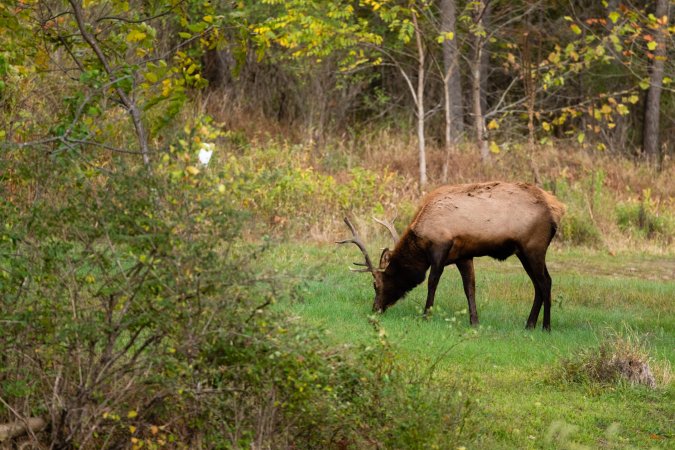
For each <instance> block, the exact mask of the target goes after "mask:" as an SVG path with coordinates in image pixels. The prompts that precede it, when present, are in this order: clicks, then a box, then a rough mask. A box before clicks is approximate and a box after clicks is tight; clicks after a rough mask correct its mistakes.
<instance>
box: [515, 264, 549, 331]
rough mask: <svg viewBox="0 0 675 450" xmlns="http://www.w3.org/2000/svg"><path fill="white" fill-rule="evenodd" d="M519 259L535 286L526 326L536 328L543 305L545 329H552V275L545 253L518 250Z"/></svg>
mask: <svg viewBox="0 0 675 450" xmlns="http://www.w3.org/2000/svg"><path fill="white" fill-rule="evenodd" d="M517 255H518V259H520V262H521V263H522V265H523V268H524V269H525V271H526V272H527V274H528V275H529V277H530V280H532V285H533V286H534V302H533V303H532V309H531V310H530V316H529V317H528V319H527V325H526V328H535V327H536V326H537V319H539V312H540V311H541V307H542V305H543V306H544V324H543V327H544V329H545V330H548V331H550V330H551V277H550V276H549V274H548V270H547V269H546V262H545V257H544V255H541V256H540V255H532V254H527V253H522V252H518V253H517Z"/></svg>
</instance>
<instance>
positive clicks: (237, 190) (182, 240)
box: [0, 127, 467, 448]
mask: <svg viewBox="0 0 675 450" xmlns="http://www.w3.org/2000/svg"><path fill="white" fill-rule="evenodd" d="M207 128H208V127H207ZM207 131H208V130H207ZM207 134H208V133H207ZM190 139H192V138H190ZM196 142H197V141H196V140H192V141H189V140H183V143H181V142H178V144H177V145H175V146H172V147H171V150H170V151H169V152H168V153H166V154H165V155H163V157H162V158H161V162H159V163H157V164H156V165H154V166H153V169H152V171H148V170H146V169H144V168H137V167H135V166H130V165H128V164H126V163H125V160H124V159H115V160H113V161H111V163H110V164H109V165H108V169H106V170H94V169H92V168H91V166H89V165H87V164H82V165H80V164H78V163H75V162H73V161H68V160H67V159H65V158H63V159H61V160H60V161H53V160H49V159H45V160H42V161H41V164H38V165H36V164H35V163H34V161H32V160H31V159H30V158H25V157H26V156H27V155H26V154H20V153H19V154H12V158H9V157H7V154H6V155H5V158H4V159H3V165H4V166H5V167H8V168H10V169H11V170H10V173H12V174H17V173H22V174H23V175H22V176H21V177H18V176H12V177H5V178H3V179H2V180H0V181H1V182H2V190H3V191H5V192H8V193H11V195H7V196H5V197H3V199H2V201H0V217H3V223H2V228H0V310H1V311H2V325H3V326H2V327H0V347H1V348H2V349H3V351H2V352H0V398H1V399H2V402H0V423H5V422H10V421H13V420H16V419H17V418H26V417H35V416H39V417H42V418H44V419H45V420H47V422H48V423H49V427H48V431H46V432H42V433H39V434H38V439H39V440H40V445H45V446H55V447H60V448H64V447H69V448H75V447H77V448H122V447H134V448H140V447H141V446H144V447H148V448H157V447H163V446H171V447H178V448H249V447H252V446H253V447H257V448H291V447H294V448H316V447H319V446H323V447H328V448H382V447H385V448H429V447H430V446H433V445H436V446H438V447H440V448H450V447H453V446H454V444H455V443H456V442H457V439H458V436H459V434H460V433H461V430H462V423H463V420H464V417H465V415H466V406H467V404H466V402H465V401H463V400H462V399H461V398H459V397H457V396H456V395H455V391H454V390H453V389H452V385H451V386H450V387H449V386H448V383H447V380H435V379H434V378H433V376H432V375H428V374H418V373H410V372H406V371H405V370H403V369H401V367H400V365H399V364H398V362H397V357H396V352H395V351H394V350H392V349H391V348H390V346H389V344H388V343H387V342H386V337H385V334H384V332H383V331H382V330H381V329H379V328H378V325H377V324H375V323H374V325H375V328H376V331H377V333H375V335H374V337H373V342H371V343H370V345H369V346H368V347H358V348H350V349H342V348H330V347H326V346H325V344H324V341H325V339H324V338H323V337H322V336H321V334H319V333H317V332H315V331H312V330H311V329H307V328H304V327H303V326H302V325H301V324H296V323H295V322H294V321H292V320H288V319H287V318H285V317H284V316H283V315H281V314H279V313H275V312H274V311H273V310H272V309H270V308H268V306H269V305H271V304H273V303H274V302H275V301H276V300H277V298H278V297H279V296H280V295H284V294H283V293H284V292H285V289H286V287H285V286H284V285H283V284H282V283H281V282H280V280H278V279H276V278H275V276H274V275H270V274H266V273H261V274H255V273H254V271H253V270H252V269H251V268H250V265H251V263H252V262H254V261H255V259H256V258H258V257H259V255H260V254H261V252H262V251H264V248H265V246H266V245H268V243H266V242H262V243H259V244H249V243H247V242H246V241H245V240H243V239H242V238H241V231H242V227H243V226H244V224H245V222H244V217H245V214H243V213H242V212H240V209H241V206H242V201H243V199H246V198H249V199H251V200H252V201H255V202H259V204H260V205H262V207H263V208H270V210H272V208H277V207H281V208H283V210H284V211H287V212H290V211H293V209H292V208H295V207H298V208H301V211H300V212H299V214H300V215H301V216H303V215H304V216H303V217H315V216H314V215H318V214H323V213H324V212H323V211H318V209H319V208H317V207H316V200H315V199H316V196H317V194H318V195H319V198H322V199H330V201H331V202H334V203H333V204H340V202H345V203H348V202H350V201H351V199H352V198H355V199H356V200H357V201H358V199H361V201H363V202H365V200H366V197H367V196H368V195H370V194H371V193H373V192H379V191H378V190H379V189H380V187H379V186H380V185H379V183H378V180H377V179H376V177H375V176H374V175H373V174H371V173H369V172H366V171H361V170H353V171H351V174H350V176H351V177H352V181H351V182H347V184H346V185H345V186H342V187H341V186H340V185H338V184H337V183H336V182H335V180H333V179H332V178H330V177H325V176H319V177H313V172H312V171H311V170H309V169H301V167H299V166H296V165H295V164H294V163H293V164H288V165H283V164H281V165H280V164H276V163H274V164H273V161H274V159H273V158H272V159H270V160H269V163H268V164H267V165H263V166H261V168H260V170H259V171H258V172H247V171H248V170H249V169H250V167H247V168H246V170H245V171H242V172H241V173H238V174H237V175H236V176H232V174H231V173H230V174H229V176H230V177H229V178H228V173H229V172H227V170H226V171H223V172H221V171H218V170H212V169H210V168H209V169H205V168H204V167H200V166H199V165H198V164H197V163H196V162H195V152H194V150H195V148H194V145H193V144H194V143H196ZM24 158H25V159H24ZM251 161H253V160H251ZM244 163H245V161H244ZM36 166H37V168H38V170H29V168H34V167H36ZM275 166H276V167H275ZM279 166H280V167H279ZM236 167H237V165H236V164H235V163H234V162H232V164H231V165H230V166H227V168H228V169H232V170H235V169H236ZM298 174H305V175H306V176H305V177H302V176H300V177H299V178H298V179H295V178H294V177H295V175H298ZM248 177H251V178H248ZM266 177H271V179H273V180H275V185H274V186H273V187H272V189H269V190H264V189H263V187H262V183H263V182H262V180H264V179H266ZM317 180H318V181H321V183H324V184H321V183H317ZM237 183H242V184H237ZM257 183H260V184H257ZM350 183H351V184H350ZM36 186H37V187H38V188H39V195H38V196H35V195H32V196H31V195H25V194H26V193H27V192H28V193H34V192H36V191H37V190H38V189H36V188H35V187H36ZM228 187H231V188H232V189H229V188H228ZM22 189H25V191H22ZM289 192H290V193H293V195H294V196H295V198H296V199H297V198H302V197H303V196H305V198H306V201H307V202H309V203H308V204H306V205H305V204H302V203H295V202H293V201H291V200H288V199H287V198H286V197H285V196H286V195H287V194H288V193H289ZM352 194H354V195H355V197H350V196H351V195H352ZM364 204H365V203H364ZM298 205H299V206H298ZM249 214H250V213H249ZM441 381H443V382H441ZM36 445H37V444H36Z"/></svg>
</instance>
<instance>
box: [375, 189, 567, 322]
mask: <svg viewBox="0 0 675 450" xmlns="http://www.w3.org/2000/svg"><path fill="white" fill-rule="evenodd" d="M564 213H565V205H563V204H562V203H561V202H560V201H558V199H556V198H555V197H554V196H553V195H552V194H549V193H548V192H546V191H544V190H542V189H540V188H538V187H536V186H532V185H530V184H526V183H505V182H499V181H493V182H488V183H475V184H463V185H457V186H442V187H440V188H438V189H436V190H434V191H433V192H431V193H429V194H428V195H426V196H425V197H424V199H423V200H422V203H421V206H420V208H419V209H418V211H417V213H416V214H415V218H414V219H413V221H412V222H411V224H410V225H409V226H408V228H407V229H406V231H405V233H404V234H403V236H402V237H401V239H400V240H399V242H398V243H397V244H396V246H395V248H394V250H393V251H392V252H391V253H390V254H389V255H388V258H387V263H386V264H385V265H383V264H384V263H382V262H381V267H380V271H379V272H374V273H373V276H374V277H375V290H376V297H375V303H374V305H373V308H374V309H376V310H380V311H384V310H385V309H386V308H387V307H389V306H391V305H393V304H394V303H395V302H396V301H397V300H399V299H400V298H402V297H403V296H404V295H405V294H406V293H407V292H408V291H410V290H411V289H412V288H414V287H415V286H417V285H418V284H420V283H421V282H422V281H424V274H425V273H426V271H427V269H428V268H429V267H431V271H430V273H429V290H428V294H427V303H426V306H425V314H426V313H427V312H428V311H429V309H430V308H431V307H432V306H433V303H434V296H435V290H436V286H437V283H438V279H439V278H440V275H441V273H442V272H443V268H444V267H445V266H446V265H449V264H456V265H457V267H458V268H459V269H460V273H461V275H462V280H463V283H464V290H465V293H466V295H467V300H468V302H469V310H470V321H471V324H473V325H475V324H477V323H478V315H477V312H476V306H475V298H474V291H475V275H474V272H473V258H474V257H480V256H491V257H493V258H497V259H500V260H503V259H506V258H508V257H509V256H510V255H513V254H516V255H517V256H518V258H519V259H520V260H521V263H522V264H523V267H524V268H525V270H526V271H527V273H528V275H529V276H530V278H531V279H532V283H533V285H534V288H535V299H534V304H533V306H532V310H531V312H530V317H529V318H528V321H527V326H528V328H532V327H534V326H535V324H536V322H537V318H538V315H539V310H540V308H541V306H542V305H543V306H544V328H545V329H549V330H550V288H551V279H550V276H549V274H548V270H547V269H546V263H545V257H546V250H547V249H548V246H549V244H550V242H551V239H552V238H553V236H554V235H555V232H556V230H557V229H558V227H559V225H560V220H561V218H562V216H563V214H564Z"/></svg>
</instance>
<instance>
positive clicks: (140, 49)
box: [0, 0, 675, 448]
mask: <svg viewBox="0 0 675 450" xmlns="http://www.w3.org/2000/svg"><path fill="white" fill-rule="evenodd" d="M672 11H673V5H672V2H669V1H668V0H655V1H619V0H610V1H602V2H597V1H584V0H579V1H577V0H555V1H534V0H523V1H500V0H492V1H490V0H480V1H458V0H437V1H431V0H406V1H401V0H382V1H375V0H336V1H318V0H289V1H278V0H262V1H248V0H242V1H227V2H209V1H195V0H156V1H136V0H130V1H121V0H68V1H62V0H24V1H17V0H3V1H2V3H0V110H1V113H0V140H1V142H0V150H1V152H2V153H1V154H0V217H2V220H3V223H2V228H0V295H1V298H0V307H1V308H2V309H1V313H2V316H0V320H1V321H2V330H1V331H0V345H1V346H2V348H3V349H4V350H3V352H2V354H0V423H10V422H14V423H17V424H20V425H21V424H22V426H23V428H25V429H27V434H28V438H29V439H31V440H32V441H33V443H36V442H41V443H43V444H45V445H47V444H51V445H56V446H57V447H83V448H102V447H117V446H120V445H132V446H136V447H140V446H144V445H145V446H148V447H152V446H159V447H161V446H164V445H172V446H181V445H182V446H185V447H195V446H202V447H207V448H210V447H219V446H230V447H251V446H257V447H256V448H280V447H293V446H295V448H298V447H300V448H310V447H312V446H315V445H318V444H319V443H321V444H323V445H325V444H326V443H329V446H332V447H335V448H360V447H362V446H369V447H373V448H378V447H382V446H384V447H389V448H395V447H399V448H401V446H402V445H403V446H413V447H414V446H420V447H424V446H426V445H429V443H430V442H436V443H438V442H445V441H443V439H449V440H450V441H452V443H453V445H454V444H456V443H457V442H464V441H462V440H461V439H464V438H461V439H460V437H461V431H462V430H463V429H464V428H463V427H464V424H465V418H466V417H467V416H468V415H469V413H470V408H469V403H470V402H469V401H468V400H464V399H463V400H461V401H459V400H458V399H457V398H456V397H452V398H450V397H447V398H446V397H444V395H446V394H443V393H442V392H444V390H443V389H439V388H437V387H435V383H437V382H438V380H434V379H433V377H432V376H431V375H429V374H427V375H428V376H427V375H424V377H422V376H421V375H420V377H422V378H424V384H425V389H423V390H415V389H413V388H411V387H410V386H418V385H419V384H420V383H422V382H421V381H420V380H421V378H420V380H418V381H419V383H417V384H414V383H410V378H406V376H404V375H402V374H404V373H407V372H406V370H407V369H405V368H404V367H402V366H401V363H400V362H399V360H398V357H397V355H396V354H397V351H396V349H395V347H394V346H392V344H391V343H390V342H389V341H388V340H387V337H386V333H385V332H384V329H383V328H382V326H381V324H380V323H379V320H378V319H377V318H371V319H370V320H371V326H372V329H373V330H372V336H371V338H372V341H369V342H367V343H364V344H363V346H362V347H358V349H355V348H349V349H347V350H345V349H343V348H342V347H339V346H330V345H328V346H326V345H322V340H323V337H322V335H321V334H320V332H319V331H317V330H315V329H314V328H312V327H310V326H307V324H306V323H303V322H302V321H298V319H297V317H296V316H294V315H293V314H289V313H288V311H284V308H283V307H279V306H278V305H279V303H282V304H283V303H284V302H286V301H289V302H292V301H298V299H305V300H306V299H307V298H309V297H311V294H308V292H307V290H306V286H305V282H306V279H305V278H306V275H305V274H304V272H302V271H301V270H300V269H297V268H296V269H295V270H294V269H293V268H294V267H296V266H298V265H301V264H300V261H301V260H302V257H300V256H298V257H296V259H295V260H294V262H292V263H288V264H287V266H286V267H284V266H283V265H281V266H280V265H279V264H280V261H282V260H283V257H281V256H279V254H278V252H279V248H284V247H283V245H285V244H283V243H285V242H287V241H289V242H291V243H292V245H296V246H299V247H303V246H307V248H312V249H314V248H316V246H319V248H321V246H322V244H325V243H327V242H333V241H334V240H336V239H337V238H338V237H340V236H342V235H343V234H344V232H345V231H346V230H344V225H343V224H342V222H341V221H342V217H344V216H345V215H349V216H350V217H352V218H354V219H355V223H356V224H357V225H358V227H359V229H360V230H361V232H362V234H363V236H364V237H366V238H368V239H374V240H377V239H378V236H379V234H378V233H379V230H377V228H376V226H375V225H374V224H371V223H369V221H368V220H367V218H368V217H369V216H371V215H376V216H379V217H388V218H390V219H391V218H393V217H395V216H396V217H397V219H396V223H397V226H398V227H403V226H405V224H407V223H408V221H409V220H410V219H411V218H412V216H413V214H414V212H415V208H416V206H417V202H418V201H419V198H420V197H421V195H422V194H423V193H424V192H429V191H430V190H431V189H432V188H433V187H435V186H438V185H440V184H444V183H465V182H478V181H487V180H493V179H500V180H514V181H526V182H530V183H534V184H537V185H539V186H541V187H543V188H545V189H547V190H549V191H551V192H553V193H555V194H556V195H557V196H558V197H559V198H560V199H561V200H562V201H564V202H565V203H566V204H567V206H568V212H567V215H566V217H565V220H564V221H563V224H562V227H561V229H560V230H559V234H558V238H557V240H556V241H555V244H554V245H555V246H556V247H557V248H558V249H562V250H564V251H577V250H576V249H584V251H586V250H588V251H591V252H594V254H601V255H609V256H615V255H617V254H624V253H625V252H629V254H648V255H657V257H658V258H660V259H664V260H666V261H672V255H673V250H674V249H673V244H674V242H675V240H674V238H673V236H674V234H675V213H674V210H675V205H674V200H673V199H674V198H675V181H674V180H673V176H672V174H673V168H674V165H675V163H674V162H673V155H674V153H675V139H674V138H673V137H674V136H675V96H674V95H673V80H672V78H673V74H675V70H674V68H673V51H674V50H673V49H674V48H675V46H674V45H673V32H674V31H675V29H674V27H673V22H672ZM200 155H202V156H201V158H202V159H201V160H200ZM205 157H207V158H205ZM208 157H210V160H208ZM205 161H206V162H205ZM570 249H571V250H570ZM631 252H632V253H631ZM291 253H293V252H292V251H291ZM270 254H272V255H276V256H273V257H272V260H273V263H270V259H269V255H270ZM342 256H344V255H342ZM275 258H276V259H275ZM317 261H318V262H316V263H317V264H319V263H320V262H321V261H323V260H322V259H321V258H319V259H318V260H317ZM655 270H656V269H655ZM657 272H658V270H657ZM670 281H672V279H670ZM671 325H672V324H671ZM403 366H405V364H403ZM418 375H419V374H418ZM411 376H412V375H411ZM415 376H417V375H415ZM457 382H458V383H459V381H457ZM458 389H459V388H458ZM455 393H456V392H455ZM447 395H450V394H449V393H448V394H447ZM442 404H445V405H451V406H452V410H451V411H450V412H447V411H446V410H444V409H443V408H442V407H440V406H439V405H442ZM413 405H416V406H417V407H419V408H421V409H420V410H419V411H417V412H416V414H418V415H419V416H420V417H426V419H427V423H428V424H429V425H428V426H427V428H426V429H424V430H422V431H419V430H418V432H413V431H411V429H412V428H414V427H413V426H412V425H411V424H410V423H409V422H407V420H410V418H409V417H408V418H407V419H404V418H405V417H406V415H409V414H410V413H409V411H410V408H412V406H413ZM420 405H423V406H420ZM441 411H445V412H443V413H441ZM671 412H672V411H671ZM30 418H33V419H36V420H38V425H39V426H35V427H32V426H29V424H30V422H29V419H30ZM434 427H437V428H434ZM443 427H446V428H447V427H450V428H452V429H454V430H456V431H457V432H456V433H452V434H451V435H444V434H443V433H441V431H440V430H441V429H443ZM392 430H394V431H392ZM473 433H474V435H473V436H475V435H476V434H475V433H478V432H477V431H476V430H474V431H473ZM0 441H2V434H1V433H0ZM450 441H448V442H450ZM446 444H447V445H450V444H448V443H447V442H446ZM36 445H37V444H36ZM439 445H440V444H439ZM441 447H442V448H443V445H441Z"/></svg>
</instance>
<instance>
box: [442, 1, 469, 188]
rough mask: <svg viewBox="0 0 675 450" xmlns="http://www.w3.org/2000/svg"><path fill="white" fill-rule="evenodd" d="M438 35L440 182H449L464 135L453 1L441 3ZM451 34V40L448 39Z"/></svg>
mask: <svg viewBox="0 0 675 450" xmlns="http://www.w3.org/2000/svg"><path fill="white" fill-rule="evenodd" d="M440 8H441V33H442V34H443V36H444V38H445V39H444V40H443V69H444V74H443V81H444V83H443V93H444V109H445V162H444V163H443V173H442V179H443V182H447V181H448V166H449V165H450V153H451V151H452V149H453V148H454V146H455V145H456V144H457V142H459V140H460V139H461V136H462V133H463V132H464V104H463V100H462V78H461V74H460V71H459V57H460V55H459V51H458V49H457V39H456V38H457V36H456V32H455V30H456V27H455V22H456V6H455V0H441V6H440ZM449 34H452V39H449Z"/></svg>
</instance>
